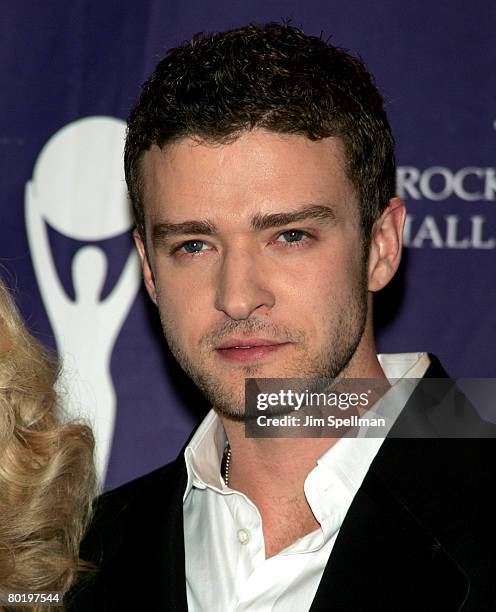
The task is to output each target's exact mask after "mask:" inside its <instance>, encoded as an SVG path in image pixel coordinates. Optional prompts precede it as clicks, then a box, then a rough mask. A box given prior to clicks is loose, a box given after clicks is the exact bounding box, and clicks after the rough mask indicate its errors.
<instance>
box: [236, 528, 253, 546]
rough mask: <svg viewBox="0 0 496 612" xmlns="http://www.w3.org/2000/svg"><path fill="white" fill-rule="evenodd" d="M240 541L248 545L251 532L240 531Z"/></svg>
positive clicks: (246, 530)
mask: <svg viewBox="0 0 496 612" xmlns="http://www.w3.org/2000/svg"><path fill="white" fill-rule="evenodd" d="M238 540H239V543H240V544H248V542H249V541H250V532H249V531H248V529H239V530H238Z"/></svg>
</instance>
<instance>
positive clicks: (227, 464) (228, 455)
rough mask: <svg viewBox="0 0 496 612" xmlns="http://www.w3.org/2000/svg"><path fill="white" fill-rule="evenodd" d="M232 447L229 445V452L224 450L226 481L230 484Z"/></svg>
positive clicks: (227, 484)
mask: <svg viewBox="0 0 496 612" xmlns="http://www.w3.org/2000/svg"><path fill="white" fill-rule="evenodd" d="M231 454H232V453H231V447H230V446H227V452H226V451H224V476H223V478H224V483H225V485H226V487H228V486H229V468H230V467H231Z"/></svg>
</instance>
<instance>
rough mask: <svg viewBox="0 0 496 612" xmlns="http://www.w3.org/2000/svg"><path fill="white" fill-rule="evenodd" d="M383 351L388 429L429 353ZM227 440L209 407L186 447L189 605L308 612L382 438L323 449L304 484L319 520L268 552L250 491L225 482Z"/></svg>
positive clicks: (239, 611)
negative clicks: (222, 470)
mask: <svg viewBox="0 0 496 612" xmlns="http://www.w3.org/2000/svg"><path fill="white" fill-rule="evenodd" d="M378 358H379V362H380V364H381V366H382V368H383V370H384V373H385V374H386V377H387V378H388V380H389V381H390V383H391V384H392V385H393V386H392V387H391V389H390V390H389V391H388V393H386V395H385V396H384V397H383V398H382V399H381V400H380V402H378V404H376V406H374V407H373V408H372V410H373V411H377V412H378V413H379V414H381V415H382V416H386V418H387V426H386V430H387V431H388V430H389V428H390V427H391V426H392V424H393V423H394V420H395V419H396V418H397V416H398V415H399V413H400V412H401V410H402V409H403V407H404V405H405V403H406V402H407V400H408V398H409V397H410V394H411V393H412V391H413V389H414V388H415V385H416V384H417V379H419V378H422V376H423V375H424V374H425V371H426V370H427V368H428V366H429V358H428V355H427V353H402V354H396V355H379V356H378ZM398 379H401V384H399V383H398ZM408 379H411V380H410V382H409V381H408ZM387 431H386V432H385V433H387ZM360 435H363V436H366V435H367V432H366V431H360ZM226 441H227V440H226V434H225V431H224V427H223V425H222V422H221V420H220V418H219V417H218V416H217V414H216V413H215V412H214V411H213V410H211V411H210V412H209V413H208V415H207V416H206V417H205V419H204V420H203V422H202V423H201V425H200V427H199V428H198V430H197V431H196V433H195V435H194V436H193V438H192V439H191V442H190V444H189V445H188V446H187V448H186V450H185V453H184V457H185V461H186V467H187V471H188V484H187V487H186V491H185V494H184V509H183V510H184V541H185V562H186V588H187V598H188V608H189V610H190V611H191V612H248V611H249V612H269V611H271V612H305V611H306V610H309V609H310V606H311V604H312V601H313V598H314V596H315V593H316V591H317V587H318V585H319V582H320V579H321V577H322V573H323V571H324V568H325V566H326V564H327V561H328V559H329V555H330V554H331V551H332V547H333V545H334V542H335V540H336V537H337V534H338V532H339V529H340V527H341V525H342V523H343V520H344V517H345V515H346V513H347V511H348V509H349V507H350V505H351V502H352V500H353V497H354V496H355V494H356V493H357V491H358V489H359V487H360V485H361V484H362V481H363V479H364V478H365V475H366V473H367V471H368V469H369V467H370V464H371V463H372V461H373V459H374V457H375V455H376V454H377V452H378V450H379V448H380V446H381V444H382V442H383V438H382V437H380V438H378V437H359V438H342V439H340V440H338V441H337V442H336V443H335V444H334V445H333V446H331V448H330V449H329V450H327V451H326V452H325V453H324V454H323V455H322V457H321V458H320V459H319V460H318V461H317V464H316V466H315V467H314V468H313V469H312V470H311V472H310V473H309V474H308V476H307V477H306V479H305V483H304V492H305V496H306V499H307V501H308V504H309V506H310V508H311V510H312V512H313V514H314V516H315V518H316V520H317V521H318V523H319V525H320V527H319V528H318V529H317V530H315V531H313V532H312V533H309V534H307V535H305V536H304V537H302V538H300V539H298V540H297V541H295V542H294V543H293V544H291V545H290V546H288V547H287V548H285V549H284V550H282V551H281V552H279V553H278V554H276V555H274V556H273V557H271V558H269V559H266V558H265V545H264V537H263V531H262V519H261V516H260V513H259V511H258V509H257V508H256V506H255V505H254V504H253V503H252V502H251V501H250V500H249V499H248V498H247V497H246V495H244V494H243V493H241V492H239V491H235V490H233V489H230V488H229V487H226V485H225V484H224V481H223V479H222V477H221V473H220V468H221V461H222V455H223V451H224V447H225V445H226Z"/></svg>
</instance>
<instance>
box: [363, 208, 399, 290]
mask: <svg viewBox="0 0 496 612" xmlns="http://www.w3.org/2000/svg"><path fill="white" fill-rule="evenodd" d="M405 216H406V209H405V203H404V202H403V200H401V199H400V198H392V199H391V200H389V203H388V205H387V207H386V209H385V210H384V212H383V213H382V215H381V216H380V217H379V219H377V221H376V222H375V223H374V227H373V228H372V236H371V241H370V252H369V267H368V280H369V282H368V288H369V291H379V290H380V289H382V288H383V287H385V286H386V285H387V284H388V283H389V281H390V280H391V279H392V278H393V276H394V275H395V273H396V270H397V269H398V266H399V265H400V261H401V249H402V246H403V226H404V224H405Z"/></svg>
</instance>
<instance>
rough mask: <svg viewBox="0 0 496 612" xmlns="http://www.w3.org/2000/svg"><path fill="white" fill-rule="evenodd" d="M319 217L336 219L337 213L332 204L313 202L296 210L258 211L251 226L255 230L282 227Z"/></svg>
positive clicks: (319, 218) (324, 219) (318, 218)
mask: <svg viewBox="0 0 496 612" xmlns="http://www.w3.org/2000/svg"><path fill="white" fill-rule="evenodd" d="M307 219H317V220H322V221H328V220H331V221H332V220H335V219H336V214H335V213H334V211H333V209H332V208H331V207H330V206H322V205H319V204H313V205H311V206H306V207H305V208H301V209H300V210H296V211H294V212H281V213H269V214H265V215H262V214H260V213H257V214H256V215H254V216H253V217H252V220H251V227H252V229H254V230H264V229H269V228H271V227H282V226H284V225H289V224H290V223H297V222H299V221H306V220H307Z"/></svg>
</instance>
